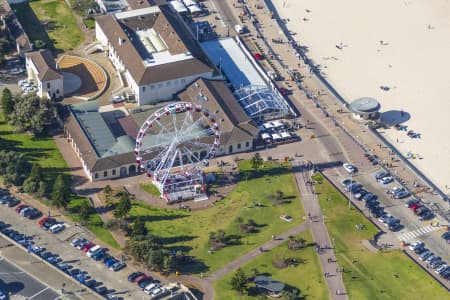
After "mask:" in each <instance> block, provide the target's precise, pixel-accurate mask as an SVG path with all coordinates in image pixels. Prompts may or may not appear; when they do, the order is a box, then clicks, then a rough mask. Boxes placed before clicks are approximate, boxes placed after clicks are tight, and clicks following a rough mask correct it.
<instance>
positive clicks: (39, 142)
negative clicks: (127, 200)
mask: <svg viewBox="0 0 450 300" xmlns="http://www.w3.org/2000/svg"><path fill="white" fill-rule="evenodd" d="M0 149H1V150H14V151H19V152H22V153H24V154H25V155H26V156H27V158H28V159H29V161H30V162H33V163H38V164H39V165H40V166H41V168H42V171H43V172H42V173H43V174H44V176H45V179H46V181H47V182H48V184H49V186H50V188H51V184H52V182H54V181H55V178H56V176H58V175H59V174H63V175H65V176H66V179H67V180H68V175H69V168H68V167H67V164H66V161H65V160H64V158H63V157H62V155H61V153H60V152H59V149H58V147H57V146H56V144H55V142H54V141H53V139H52V138H51V137H43V138H37V137H33V136H32V135H31V134H28V133H14V132H13V129H12V128H11V126H9V125H8V124H7V123H6V122H5V120H4V118H3V113H2V112H1V111H0ZM83 201H87V200H86V198H84V197H80V196H78V195H76V194H73V193H71V194H70V204H69V210H71V211H73V212H75V211H77V207H78V206H79V205H81V203H82V202H83ZM43 202H44V203H45V204H47V205H48V204H49V203H48V201H43ZM69 216H70V217H71V218H72V219H73V220H74V221H76V222H79V220H78V215H77V214H76V213H70V214H69ZM88 228H89V229H90V230H91V231H92V232H93V233H94V234H96V235H97V236H98V238H99V239H101V240H103V241H104V242H106V243H108V244H109V245H110V246H112V247H115V248H116V247H117V248H119V245H118V244H117V242H116V241H115V240H114V238H113V237H112V235H111V233H110V232H109V231H107V230H105V229H103V227H102V222H101V219H100V216H98V215H97V214H92V215H91V220H90V225H89V226H88Z"/></svg>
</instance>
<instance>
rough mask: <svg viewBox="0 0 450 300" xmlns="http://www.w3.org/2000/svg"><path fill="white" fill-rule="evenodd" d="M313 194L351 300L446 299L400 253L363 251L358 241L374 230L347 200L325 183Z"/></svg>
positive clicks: (445, 295)
mask: <svg viewBox="0 0 450 300" xmlns="http://www.w3.org/2000/svg"><path fill="white" fill-rule="evenodd" d="M320 177H321V175H316V178H315V179H316V180H317V179H319V180H320ZM316 191H317V193H318V195H319V202H320V205H321V207H322V209H323V210H324V213H325V215H326V224H327V228H328V231H329V233H330V236H331V238H334V246H335V249H336V256H337V259H338V262H339V266H340V267H343V268H344V270H345V273H344V283H345V287H346V289H347V292H348V293H349V296H350V297H349V298H350V299H358V300H359V299H361V300H363V299H370V300H372V299H387V300H388V299H389V300H390V299H423V298H425V299H447V298H448V292H447V291H446V290H445V289H444V288H442V287H441V286H440V285H439V284H438V283H437V282H436V281H434V280H433V279H432V278H431V277H430V276H429V275H428V274H427V273H426V272H425V271H423V270H422V269H421V268H420V267H418V266H417V265H416V264H415V263H414V262H413V261H412V260H410V259H409V258H408V257H407V256H406V255H405V254H403V252H401V251H400V250H389V251H383V252H370V251H368V250H366V248H365V247H364V246H363V245H362V244H361V241H362V240H369V239H372V238H373V236H374V234H375V233H376V232H377V229H376V227H375V226H374V225H373V224H372V223H370V222H369V221H368V220H367V219H366V218H365V217H364V216H363V215H362V214H360V213H359V212H358V211H357V210H356V209H354V208H353V207H352V208H351V209H349V208H348V204H347V203H348V202H347V201H346V199H345V198H344V197H343V196H342V195H341V194H340V193H339V192H338V191H336V190H335V189H334V187H333V186H332V185H331V184H330V183H329V182H328V181H326V180H324V181H323V183H321V184H318V185H316ZM356 224H364V227H365V229H363V230H358V229H357V228H356V227H355V225H356ZM352 260H355V261H356V262H355V263H354V264H353V263H352Z"/></svg>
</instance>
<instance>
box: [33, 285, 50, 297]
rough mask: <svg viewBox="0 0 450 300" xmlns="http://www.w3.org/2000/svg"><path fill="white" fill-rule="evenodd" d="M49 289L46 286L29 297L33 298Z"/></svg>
mask: <svg viewBox="0 0 450 300" xmlns="http://www.w3.org/2000/svg"><path fill="white" fill-rule="evenodd" d="M48 289H49V287H46V288H45V289H42V290H41V291H40V292H37V293H36V294H34V295H33V296H31V297H28V299H33V298H34V297H36V296H37V295H40V294H42V293H43V292H45V291H46V290H48Z"/></svg>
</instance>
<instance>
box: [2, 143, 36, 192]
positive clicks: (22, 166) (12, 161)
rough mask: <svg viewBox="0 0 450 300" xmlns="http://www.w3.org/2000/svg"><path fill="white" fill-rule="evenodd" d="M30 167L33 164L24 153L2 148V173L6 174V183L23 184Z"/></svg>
mask: <svg viewBox="0 0 450 300" xmlns="http://www.w3.org/2000/svg"><path fill="white" fill-rule="evenodd" d="M30 169H31V165H30V163H29V162H28V160H27V158H26V157H25V155H24V154H22V153H19V152H17V151H4V150H3V151H1V150H0V175H3V176H4V178H5V184H14V185H17V186H20V185H22V184H23V181H24V180H25V179H26V178H27V177H28V175H29V174H30Z"/></svg>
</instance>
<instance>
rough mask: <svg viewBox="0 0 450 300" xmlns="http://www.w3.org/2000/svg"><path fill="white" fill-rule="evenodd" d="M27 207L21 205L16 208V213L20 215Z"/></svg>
mask: <svg viewBox="0 0 450 300" xmlns="http://www.w3.org/2000/svg"><path fill="white" fill-rule="evenodd" d="M27 207H28V205H25V204H21V205H19V206H17V207H16V208H15V211H16V213H18V214H20V212H21V211H22V210H23V209H25V208H27Z"/></svg>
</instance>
